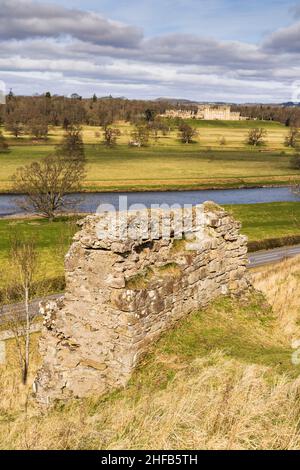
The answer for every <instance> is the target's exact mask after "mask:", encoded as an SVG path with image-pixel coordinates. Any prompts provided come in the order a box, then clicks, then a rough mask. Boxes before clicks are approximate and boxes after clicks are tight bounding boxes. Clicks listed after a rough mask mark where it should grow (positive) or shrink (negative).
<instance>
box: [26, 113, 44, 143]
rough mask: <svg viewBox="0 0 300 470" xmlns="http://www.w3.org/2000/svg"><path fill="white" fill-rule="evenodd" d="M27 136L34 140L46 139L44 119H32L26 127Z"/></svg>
mask: <svg viewBox="0 0 300 470" xmlns="http://www.w3.org/2000/svg"><path fill="white" fill-rule="evenodd" d="M26 129H27V132H28V134H30V135H31V136H32V137H33V138H34V139H47V137H48V122H47V119H46V118H42V119H41V118H36V117H35V118H33V119H31V120H30V121H29V123H28V124H27V126H26Z"/></svg>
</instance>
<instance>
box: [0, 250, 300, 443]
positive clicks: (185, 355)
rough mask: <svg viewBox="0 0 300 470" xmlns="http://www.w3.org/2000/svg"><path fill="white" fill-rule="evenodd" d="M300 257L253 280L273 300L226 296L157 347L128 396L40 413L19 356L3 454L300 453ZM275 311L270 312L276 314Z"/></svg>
mask: <svg viewBox="0 0 300 470" xmlns="http://www.w3.org/2000/svg"><path fill="white" fill-rule="evenodd" d="M299 272H300V261H299V258H298V259H295V260H290V261H288V262H284V263H282V264H281V265H280V268H279V269H278V270H276V271H274V269H271V270H270V269H268V268H267V269H265V270H264V271H263V272H261V273H259V274H258V275H256V277H255V278H254V284H255V286H256V287H257V288H259V289H260V290H261V291H262V292H263V293H264V295H265V296H267V299H268V302H269V304H268V303H267V302H266V299H265V298H264V297H263V296H262V295H261V294H249V295H248V296H245V297H243V298H241V299H235V300H233V299H229V298H220V299H218V300H217V301H215V302H214V303H212V304H211V305H210V306H209V307H207V308H206V309H202V310H200V311H198V312H194V313H193V314H191V315H189V316H188V317H187V318H185V319H183V320H182V321H180V322H179V323H178V324H177V326H176V328H174V329H173V330H171V331H169V332H167V333H165V334H164V335H163V336H162V337H161V338H160V340H159V341H158V343H156V344H155V345H153V346H152V347H151V349H150V351H149V353H148V354H147V356H146V357H145V358H144V359H143V361H142V363H141V364H140V366H139V367H138V369H137V370H136V371H135V373H134V374H133V377H132V379H131V381H130V382H129V384H128V385H127V386H126V387H125V388H124V389H121V390H117V391H115V392H114V393H110V394H107V395H105V396H102V397H98V396H94V397H91V398H89V399H83V400H77V401H75V400H74V401H71V402H69V403H68V404H63V403H60V404H58V405H57V406H56V407H54V409H51V410H49V411H48V413H44V412H41V410H40V409H39V407H38V406H37V404H36V403H35V400H34V399H33V398H31V390H30V387H31V381H32V379H33V377H34V375H35V372H36V369H37V367H38V366H39V364H40V358H39V355H38V352H37V348H36V339H37V336H35V337H34V343H33V350H32V368H31V371H30V374H31V375H30V381H29V384H28V386H27V387H23V386H22V385H21V384H20V379H19V371H18V365H17V357H16V351H15V348H14V346H13V343H12V342H11V343H10V344H9V346H8V362H7V364H6V366H2V367H0V378H1V380H0V393H1V420H0V449H65V450H67V449H68V450H70V449H78V450H83V449H119V450H122V449H127V450H128V449H129V450H132V449H176V450H178V449H182V450H183V449H203V450H205V449H223V450H225V449H226V450H229V449H251V450H257V449H264V450H266V449H273V450H279V449H282V450H292V449H300V432H299V415H300V406H299V366H297V365H294V364H293V363H292V360H291V358H292V353H293V352H294V350H293V349H292V347H291V341H292V339H295V338H296V339H298V338H299V335H300V326H299V325H300V317H299V311H300V310H299V307H300V303H299V295H295V293H296V292H297V289H299ZM270 305H272V309H271V308H270Z"/></svg>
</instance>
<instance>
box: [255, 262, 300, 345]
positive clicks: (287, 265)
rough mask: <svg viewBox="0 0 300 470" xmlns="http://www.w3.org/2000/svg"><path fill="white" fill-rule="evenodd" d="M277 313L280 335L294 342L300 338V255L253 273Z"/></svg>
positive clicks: (256, 285) (257, 285)
mask: <svg viewBox="0 0 300 470" xmlns="http://www.w3.org/2000/svg"><path fill="white" fill-rule="evenodd" d="M253 281H254V285H255V287H256V288H257V289H259V290H261V291H262V292H263V293H264V295H265V297H266V299H267V300H268V302H269V303H270V305H271V306H272V308H273V311H274V313H275V316H276V319H277V324H278V328H277V331H278V334H279V335H280V336H281V337H284V338H288V339H289V340H290V341H293V340H299V339H300V295H299V294H300V257H296V258H294V259H289V260H285V261H283V262H281V263H279V264H274V265H270V266H267V267H265V268H261V269H260V270H259V271H257V272H256V273H255V274H253Z"/></svg>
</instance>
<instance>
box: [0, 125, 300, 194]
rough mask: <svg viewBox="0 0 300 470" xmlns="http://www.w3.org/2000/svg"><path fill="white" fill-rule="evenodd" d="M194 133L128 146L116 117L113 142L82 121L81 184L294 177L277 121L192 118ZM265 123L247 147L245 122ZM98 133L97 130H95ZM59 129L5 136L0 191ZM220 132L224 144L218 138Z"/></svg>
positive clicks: (199, 184)
mask: <svg viewBox="0 0 300 470" xmlns="http://www.w3.org/2000/svg"><path fill="white" fill-rule="evenodd" d="M191 123H192V124H193V125H194V126H196V127H197V128H198V131H199V136H198V137H197V138H196V141H195V143H193V144H188V145H187V144H182V143H181V142H180V141H179V140H178V136H177V131H176V130H174V131H172V132H171V133H170V134H169V135H168V136H166V137H163V136H161V137H160V138H159V140H158V141H157V142H155V141H151V143H150V145H149V147H146V148H130V147H128V141H129V140H130V132H131V130H132V129H131V126H130V125H129V124H126V123H119V124H117V126H118V127H119V128H120V130H121V133H122V134H121V137H120V140H119V144H118V145H117V146H116V147H115V148H112V149H107V148H105V146H103V145H102V144H101V136H99V132H100V129H99V128H96V127H85V128H84V129H83V137H84V142H85V146H86V154H87V159H88V167H87V178H86V181H85V183H84V189H86V190H91V191H94V190H95V191H96V190H103V191H109V190H115V191H116V190H128V191H130V190H151V189H152V190H153V189H154V190H164V189H165V190H168V189H174V190H176V189H178V190H180V189H181V190H182V189H196V188H210V187H216V188H217V187H239V186H256V185H266V184H288V183H289V182H290V180H295V179H300V172H299V171H297V170H292V169H291V168H290V158H291V150H289V149H287V148H286V147H284V137H285V136H286V134H287V132H288V129H287V128H286V127H284V126H282V125H281V124H279V123H274V122H260V121H237V122H234V121H232V122H228V121H206V122H204V121H203V122H202V121H192V122H191ZM261 126H263V127H265V128H266V129H267V131H268V136H267V142H266V144H265V145H264V146H262V147H260V148H252V147H250V146H248V145H247V144H246V143H245V142H246V139H247V133H248V129H249V128H250V127H261ZM97 133H98V134H97ZM62 134H63V131H62V129H58V128H55V129H51V130H50V134H49V139H48V140H47V141H46V142H32V141H31V140H30V139H29V137H26V136H25V137H22V138H19V139H13V138H12V137H11V136H9V135H7V137H9V139H10V144H11V151H10V153H3V154H1V156H0V158H1V166H0V191H9V190H10V189H11V178H12V176H13V174H14V173H15V171H16V169H17V168H18V167H19V166H20V165H24V164H27V163H30V162H32V161H34V160H37V159H40V158H42V157H44V156H46V155H47V154H49V153H51V152H53V150H54V148H55V145H56V144H57V143H58V142H59V140H60V139H61V137H62ZM222 138H225V140H226V145H221V143H220V141H221V139H222Z"/></svg>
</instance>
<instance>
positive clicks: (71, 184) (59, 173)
mask: <svg viewBox="0 0 300 470" xmlns="http://www.w3.org/2000/svg"><path fill="white" fill-rule="evenodd" d="M84 176H85V160H84V159H70V158H66V157H64V156H63V155H60V154H54V155H49V156H47V157H46V158H44V159H43V160H41V161H40V162H34V163H31V164H30V165H27V166H23V167H20V168H18V170H17V172H16V174H15V175H14V177H13V182H14V184H13V188H14V191H16V192H17V193H21V194H24V198H23V199H22V201H21V202H20V206H21V208H22V209H23V210H25V211H28V212H33V211H34V212H37V213H38V214H41V215H42V216H43V217H46V218H48V219H49V220H53V219H54V217H55V215H56V214H57V212H61V211H64V210H66V209H67V208H74V207H75V205H76V200H75V199H74V198H71V197H70V195H71V194H72V193H75V192H78V191H80V189H81V183H82V180H83V179H84Z"/></svg>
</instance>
